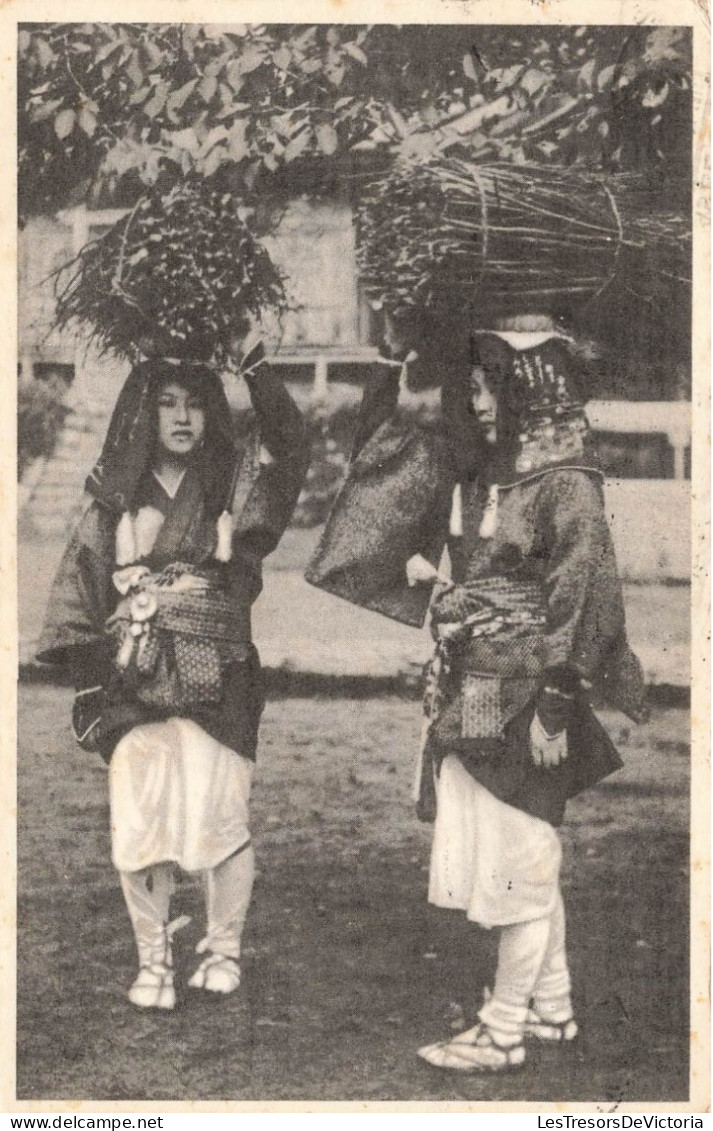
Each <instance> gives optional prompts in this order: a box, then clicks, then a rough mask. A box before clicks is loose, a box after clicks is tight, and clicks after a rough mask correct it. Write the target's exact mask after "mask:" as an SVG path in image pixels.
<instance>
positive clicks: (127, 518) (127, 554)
mask: <svg viewBox="0 0 713 1131" xmlns="http://www.w3.org/2000/svg"><path fill="white" fill-rule="evenodd" d="M135 561H136V538H135V537H134V522H133V519H132V517H131V515H130V514H129V512H128V511H124V513H123V514H122V516H121V518H120V519H119V525H118V526H117V528H116V564H117V565H119V566H125V565H131V563H132V562H135Z"/></svg>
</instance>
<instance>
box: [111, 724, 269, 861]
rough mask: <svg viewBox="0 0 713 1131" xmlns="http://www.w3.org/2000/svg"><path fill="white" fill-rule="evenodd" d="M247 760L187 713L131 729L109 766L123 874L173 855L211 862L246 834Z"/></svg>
mask: <svg viewBox="0 0 713 1131" xmlns="http://www.w3.org/2000/svg"><path fill="white" fill-rule="evenodd" d="M252 772H253V763H252V762H251V761H249V760H248V759H247V758H243V757H242V756H241V755H240V754H236V753H235V752H234V751H232V750H229V749H228V747H226V746H223V745H221V743H219V742H218V741H216V739H214V738H211V736H210V735H209V734H206V732H205V731H204V730H203V728H202V727H200V726H198V724H197V723H194V722H191V721H190V720H189V719H168V720H167V721H166V722H162V723H147V724H145V725H143V726H137V727H134V729H133V730H131V731H129V733H128V734H127V735H125V736H124V737H123V738H122V739H121V741H120V742H119V744H118V745H117V747H116V750H115V751H114V754H113V755H112V759H111V763H110V765H109V800H110V805H111V838H112V859H113V861H114V865H115V867H117V868H118V869H119V871H121V872H137V871H139V870H140V869H142V868H147V867H149V865H151V864H158V863H161V862H162V861H168V860H173V861H175V863H177V864H178V865H179V866H180V867H181V868H183V869H184V870H185V871H187V872H194V871H201V870H203V869H206V868H214V867H215V866H216V865H217V864H220V863H221V861H223V860H225V859H226V857H228V856H230V855H231V853H233V852H235V851H236V850H237V849H238V848H241V847H242V846H243V845H244V844H246V843H247V842H248V841H249V839H250V832H249V829H248V802H249V798H250V784H251V781H252Z"/></svg>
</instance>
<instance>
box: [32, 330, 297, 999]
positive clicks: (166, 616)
mask: <svg viewBox="0 0 713 1131" xmlns="http://www.w3.org/2000/svg"><path fill="white" fill-rule="evenodd" d="M259 359H260V354H259V352H258V353H253V354H252V364H246V365H245V367H244V372H245V380H246V381H247V384H248V387H249V391H250V396H251V400H252V404H253V408H254V410H255V414H256V423H257V429H256V430H254V432H253V435H252V437H251V438H250V439H249V442H248V446H247V449H246V451H245V454H244V456H243V457H242V460H241V459H240V458H239V454H238V450H237V447H236V442H235V437H234V435H233V428H232V423H231V414H230V408H229V404H228V401H227V398H226V396H225V392H224V389H223V385H222V382H221V379H220V377H219V376H218V374H217V373H216V372H215V371H214V370H212V369H210V368H208V367H207V366H205V365H203V364H199V363H191V362H188V361H172V360H168V359H155V360H149V361H145V362H143V363H142V364H140V365H137V366H136V367H135V368H134V370H133V371H132V373H131V375H130V376H129V378H128V380H127V381H126V384H125V385H124V387H123V389H122V391H121V393H120V396H119V399H118V402H117V405H116V408H115V410H114V414H113V417H112V420H111V423H110V426H109V431H108V434H107V438H106V441H105V443H104V447H103V450H102V454H101V457H100V459H99V461H98V463H97V465H96V467H95V468H94V470H93V472H92V474H91V475H90V476H89V478H88V480H87V484H86V488H87V492H88V494H89V497H90V502H89V505H88V507H87V509H86V510H85V512H84V514H83V516H82V518H81V520H80V522H79V525H78V527H77V529H76V531H75V532H74V534H73V535H72V537H71V540H70V542H69V546H68V548H67V551H66V553H65V555H64V558H63V561H62V563H61V565H60V569H59V573H58V575H57V578H56V581H55V584H54V588H53V590H52V593H51V596H50V600H49V605H48V610H47V616H46V623H45V626H44V631H43V635H42V640H41V645H40V650H39V659H40V660H42V661H45V662H49V663H64V664H67V665H70V666H71V668H72V670H73V672H74V677H75V681H76V687H77V696H76V699H75V705H74V713H73V726H74V731H75V736H76V737H77V740H78V741H79V742H80V744H81V745H82V746H84V747H85V748H87V749H89V750H92V751H98V752H99V753H100V754H101V755H102V756H103V757H104V759H105V760H106V761H108V762H109V793H110V802H111V836H112V857H113V861H114V864H115V866H116V868H117V869H118V871H119V876H120V881H121V886H122V890H123V893H124V897H125V900H126V905H127V908H128V911H129V915H130V918H131V922H132V924H133V929H134V934H135V937H136V943H137V947H138V956H139V973H138V976H137V978H136V980H135V982H134V984H133V985H132V987H131V989H130V990H129V998H130V1000H131V1001H132V1002H133V1004H134V1005H137V1006H140V1007H155V1008H159V1009H172V1008H173V1006H174V1005H175V1001H176V995H175V990H174V985H173V965H172V955H171V936H172V934H173V932H174V930H175V929H176V926H177V925H178V924H179V923H180V921H177V922H176V923H171V922H170V921H169V902H170V897H171V893H172V888H173V873H174V867H175V866H176V865H178V866H180V867H181V868H183V869H185V870H186V871H188V872H200V873H201V874H202V876H203V879H204V887H205V898H206V907H207V931H206V935H205V938H204V939H203V940H202V942H201V943H200V944H199V946H198V948H197V949H198V952H199V953H200V954H201V955H204V957H203V959H202V960H201V962H200V964H199V966H198V969H197V970H196V972H195V974H194V975H193V977H192V978H191V980H190V983H189V984H190V985H191V986H193V987H197V988H202V989H205V990H208V991H212V992H215V993H230V992H232V991H234V990H235V989H237V987H238V984H239V981H240V966H239V958H240V940H241V934H242V930H243V925H244V922H245V917H246V913H247V910H248V904H249V901H250V895H251V889H252V883H253V874H254V862H253V849H252V845H251V840H250V832H249V827H248V801H249V794H250V783H251V776H252V768H253V762H254V759H255V748H256V740H257V729H258V723H259V720H260V715H261V712H262V708H263V698H264V697H263V689H262V682H261V675H260V665H259V659H258V655H257V652H256V650H255V647H254V645H253V644H252V642H251V635H250V607H251V605H252V603H253V602H254V601H255V599H256V597H257V596H258V594H259V593H260V590H261V587H262V559H263V558H264V557H265V556H266V555H267V554H269V553H270V552H271V551H272V550H273V549H274V548H275V547H276V545H277V543H278V541H279V539H280V537H281V535H282V533H283V531H284V529H285V527H286V525H287V523H288V521H289V519H290V515H291V513H292V510H293V507H294V505H295V502H296V499H297V496H298V493H299V490H300V487H301V485H302V480H303V478H304V474H305V471H306V465H307V457H308V449H307V442H306V436H305V428H304V425H303V421H302V418H301V416H300V413H299V412H298V410H297V408H296V407H295V405H294V403H293V402H292V400H291V398H290V396H289V395H288V393H287V391H286V390H285V388H284V387H283V385H282V383H281V382H280V381H279V380H278V379H277V378H274V377H272V376H271V375H270V374H269V373H266V372H265V371H264V367H262V366H261V365H260V361H259ZM249 360H250V359H248V361H249Z"/></svg>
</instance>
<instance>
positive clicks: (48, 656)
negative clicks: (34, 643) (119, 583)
mask: <svg viewBox="0 0 713 1131" xmlns="http://www.w3.org/2000/svg"><path fill="white" fill-rule="evenodd" d="M114 526H115V523H114V521H113V519H112V516H111V515H110V514H109V513H108V512H107V511H106V510H105V508H103V507H102V506H101V505H100V504H99V503H96V502H93V503H91V504H90V506H89V507H88V508H87V510H86V511H85V512H84V514H83V515H82V518H81V519H80V521H79V524H78V526H77V528H76V530H75V532H74V534H73V535H72V537H71V539H70V542H69V544H68V546H67V549H66V550H65V552H64V556H63V557H62V561H61V563H60V566H59V569H58V571H57V575H56V577H55V580H54V583H53V585H52V588H51V590H50V595H49V600H48V602H47V610H46V613H45V620H44V625H43V628H42V633H41V636H40V643H39V648H38V651H37V659H38V660H39V661H41V662H42V663H49V664H67V665H69V666H70V667H71V668H72V669H73V671H74V674H75V680H76V681H77V682H78V684H82V683H84V681H85V678H89V679H90V682H91V681H92V680H93V682H94V683H97V682H101V677H102V676H103V674H104V672H103V668H104V663H105V661H106V660H107V659H108V646H107V641H106V637H105V635H104V624H105V622H106V619H107V617H108V616H109V615H110V614H111V612H112V608H113V587H112V583H111V571H112V563H113V554H112V549H113V535H114Z"/></svg>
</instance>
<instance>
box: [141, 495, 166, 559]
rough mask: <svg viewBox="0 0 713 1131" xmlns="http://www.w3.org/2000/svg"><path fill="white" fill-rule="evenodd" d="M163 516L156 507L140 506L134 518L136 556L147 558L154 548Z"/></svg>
mask: <svg viewBox="0 0 713 1131" xmlns="http://www.w3.org/2000/svg"><path fill="white" fill-rule="evenodd" d="M163 523H164V517H163V515H162V514H161V511H160V510H159V509H158V507H142V508H141V510H140V511H138V512H137V514H136V518H135V519H134V539H135V545H136V557H137V558H139V559H141V558H147V557H148V556H149V554H150V553H151V551H152V550H153V548H154V545H155V543H156V539H157V538H158V532H159V530H160V529H161V527H162V526H163Z"/></svg>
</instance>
